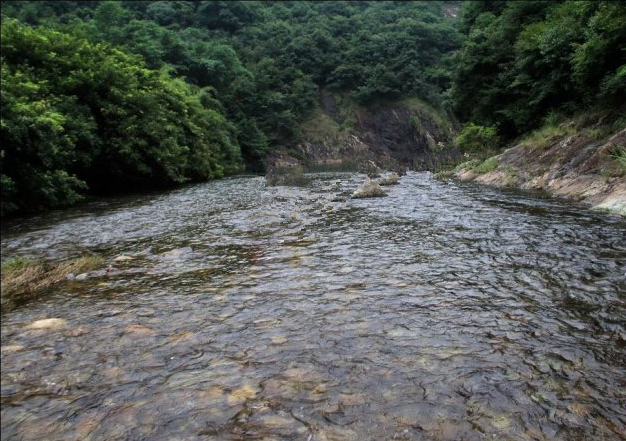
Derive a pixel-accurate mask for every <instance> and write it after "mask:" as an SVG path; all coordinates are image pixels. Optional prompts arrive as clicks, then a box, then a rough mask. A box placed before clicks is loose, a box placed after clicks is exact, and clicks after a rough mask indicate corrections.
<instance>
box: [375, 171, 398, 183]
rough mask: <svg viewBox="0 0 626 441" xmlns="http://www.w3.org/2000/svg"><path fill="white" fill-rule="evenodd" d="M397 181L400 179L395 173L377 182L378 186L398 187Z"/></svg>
mask: <svg viewBox="0 0 626 441" xmlns="http://www.w3.org/2000/svg"><path fill="white" fill-rule="evenodd" d="M398 179H400V176H398V174H397V173H391V174H390V175H389V176H387V177H384V178H382V179H381V180H379V181H378V184H379V185H398Z"/></svg>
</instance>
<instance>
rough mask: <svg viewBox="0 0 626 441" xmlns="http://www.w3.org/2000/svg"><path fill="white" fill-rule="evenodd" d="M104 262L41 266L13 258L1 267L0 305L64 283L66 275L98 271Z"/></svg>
mask: <svg viewBox="0 0 626 441" xmlns="http://www.w3.org/2000/svg"><path fill="white" fill-rule="evenodd" d="M103 263H104V259H102V258H101V257H99V256H93V255H90V256H83V257H78V258H75V259H70V260H66V261H62V262H45V261H40V260H30V259H23V258H15V259H11V260H8V261H7V262H5V263H3V264H2V268H1V274H2V275H1V280H2V281H1V289H2V303H3V306H4V303H5V301H8V300H12V299H15V298H23V297H24V296H28V295H32V294H34V293H36V292H38V291H41V290H43V289H46V288H49V287H51V286H53V285H56V284H57V283H59V282H61V281H63V280H65V279H66V277H67V275H68V274H70V273H74V274H78V273H84V272H86V271H89V270H93V269H95V268H98V267H101V266H102V265H103Z"/></svg>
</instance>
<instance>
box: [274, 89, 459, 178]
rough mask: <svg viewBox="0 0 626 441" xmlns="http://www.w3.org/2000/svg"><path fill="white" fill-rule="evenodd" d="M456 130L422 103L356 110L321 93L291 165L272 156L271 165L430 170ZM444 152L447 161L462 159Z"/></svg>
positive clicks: (339, 98) (411, 101)
mask: <svg viewBox="0 0 626 441" xmlns="http://www.w3.org/2000/svg"><path fill="white" fill-rule="evenodd" d="M453 127H454V125H453V123H452V121H451V119H450V118H449V116H448V115H445V114H444V113H443V112H441V111H438V110H436V109H434V108H433V107H432V106H430V105H428V104H426V103H424V102H422V101H420V100H418V99H406V100H403V101H396V102H387V103H377V104H375V105H371V106H358V105H356V104H355V103H354V102H351V101H350V100H349V99H347V98H345V97H342V96H338V95H333V94H331V93H328V92H326V91H324V90H322V91H321V92H320V96H319V106H318V108H316V109H315V111H314V112H313V113H312V115H311V117H310V118H309V119H308V120H307V121H305V122H304V123H303V124H302V126H301V128H300V129H301V137H300V138H301V141H300V142H299V143H298V144H297V145H296V146H295V147H294V148H293V149H291V151H289V152H288V156H289V157H290V158H291V159H286V158H285V153H282V160H279V159H280V158H279V157H281V154H279V155H277V154H273V155H270V157H269V162H270V164H271V165H279V164H280V163H281V162H282V163H287V162H293V161H294V160H295V159H296V158H297V160H298V161H300V162H302V163H305V164H341V163H343V162H346V161H357V162H359V161H361V162H369V161H373V162H374V163H375V164H376V165H377V166H379V167H381V168H383V169H390V170H391V169H393V170H400V171H402V170H405V169H406V168H411V169H420V168H428V167H427V166H426V164H427V163H428V161H429V160H432V158H433V157H434V156H437V155H440V154H441V153H442V152H441V150H442V145H443V146H451V141H452V134H453ZM438 143H442V145H440V144H438ZM446 149H447V150H446V152H444V153H445V154H446V155H448V156H454V157H457V156H458V152H456V151H455V150H453V149H452V148H451V147H447V148H446Z"/></svg>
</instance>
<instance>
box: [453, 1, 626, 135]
mask: <svg viewBox="0 0 626 441" xmlns="http://www.w3.org/2000/svg"><path fill="white" fill-rule="evenodd" d="M625 23H626V3H624V2H613V1H607V2H601V1H567V2H544V1H522V2H506V1H476V2H471V3H468V4H466V7H465V8H464V14H463V18H462V23H461V31H462V32H463V33H464V35H465V36H466V40H465V41H464V44H463V47H462V49H461V50H460V51H459V52H458V54H457V56H456V58H455V61H456V69H455V72H454V84H453V88H452V96H453V101H454V105H455V110H456V113H457V115H458V116H459V117H461V119H463V120H471V121H473V122H475V123H478V124H481V125H485V126H492V125H496V126H497V127H498V130H499V132H500V133H501V134H502V135H503V136H505V137H506V138H511V137H514V136H516V135H519V134H520V133H523V132H525V131H527V130H529V129H532V128H535V127H537V126H538V125H539V124H540V123H541V121H542V119H543V118H545V117H546V116H548V115H549V114H554V113H555V112H560V113H564V114H571V113H574V112H576V111H580V110H587V109H589V108H591V107H602V108H604V109H615V108H619V107H620V106H622V105H623V104H624V103H625V102H626V26H625V25H624V24H625ZM622 111H623V110H622Z"/></svg>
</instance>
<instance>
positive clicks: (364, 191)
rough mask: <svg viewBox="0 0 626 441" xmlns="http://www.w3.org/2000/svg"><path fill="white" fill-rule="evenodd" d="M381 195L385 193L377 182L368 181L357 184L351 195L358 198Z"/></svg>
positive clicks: (385, 194)
mask: <svg viewBox="0 0 626 441" xmlns="http://www.w3.org/2000/svg"><path fill="white" fill-rule="evenodd" d="M382 196H387V193H385V191H384V190H383V189H382V188H380V185H379V184H378V182H375V181H368V182H364V183H363V184H361V185H359V188H357V189H356V191H355V192H354V193H352V197H353V198H355V199H358V198H378V197H382Z"/></svg>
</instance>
